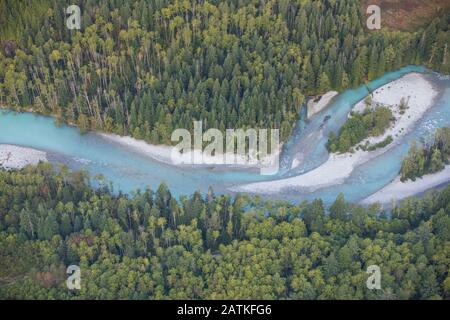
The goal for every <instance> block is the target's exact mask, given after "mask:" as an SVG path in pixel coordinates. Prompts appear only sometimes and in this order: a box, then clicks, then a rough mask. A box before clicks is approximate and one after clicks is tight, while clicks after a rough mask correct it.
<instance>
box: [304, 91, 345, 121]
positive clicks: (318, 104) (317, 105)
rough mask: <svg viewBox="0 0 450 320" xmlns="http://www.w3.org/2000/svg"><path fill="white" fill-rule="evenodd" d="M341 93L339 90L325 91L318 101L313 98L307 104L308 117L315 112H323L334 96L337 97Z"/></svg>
mask: <svg viewBox="0 0 450 320" xmlns="http://www.w3.org/2000/svg"><path fill="white" fill-rule="evenodd" d="M338 94H339V92H337V91H329V92H327V93H325V94H324V95H323V96H321V97H320V98H319V100H318V101H315V100H314V99H311V100H309V101H308V103H307V104H306V106H307V113H306V114H307V116H306V117H307V118H308V119H310V118H311V117H312V116H314V115H315V114H317V113H319V112H321V111H322V110H324V109H325V108H326V107H327V106H328V105H329V104H330V102H331V100H333V98H334V97H336V96H337V95H338Z"/></svg>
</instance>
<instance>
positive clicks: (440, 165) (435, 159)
mask: <svg viewBox="0 0 450 320" xmlns="http://www.w3.org/2000/svg"><path fill="white" fill-rule="evenodd" d="M449 160H450V128H440V129H438V130H437V131H436V134H435V136H434V139H433V141H432V142H431V143H429V144H428V145H427V144H425V146H423V147H418V146H417V144H416V143H413V144H412V146H411V148H410V149H409V152H408V155H407V156H406V157H405V159H404V160H403V162H402V167H401V170H400V174H401V180H402V181H403V182H405V181H407V180H413V181H415V180H416V178H420V177H423V176H424V175H427V174H431V173H436V172H439V171H441V170H443V169H444V167H445V165H448V164H449Z"/></svg>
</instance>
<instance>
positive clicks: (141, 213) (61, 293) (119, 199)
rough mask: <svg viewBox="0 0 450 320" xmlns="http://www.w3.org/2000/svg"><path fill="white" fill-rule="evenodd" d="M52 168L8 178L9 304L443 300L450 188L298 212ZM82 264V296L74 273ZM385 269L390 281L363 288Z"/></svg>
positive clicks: (2, 176)
mask: <svg viewBox="0 0 450 320" xmlns="http://www.w3.org/2000/svg"><path fill="white" fill-rule="evenodd" d="M88 180H89V176H88V175H87V174H86V173H85V172H83V171H80V172H73V173H71V172H68V171H67V170H66V169H65V168H62V169H60V170H58V172H57V173H55V171H54V170H53V169H52V167H51V166H50V165H48V164H40V165H39V166H38V167H27V168H25V169H23V170H21V171H0V213H1V214H0V250H1V251H0V255H1V257H2V259H1V260H0V272H1V274H0V279H1V283H0V297H2V298H16V299H17V298H18V299H24V298H27V299H31V298H33V299H83V298H84V299H164V298H170V299H250V298H251V299H448V298H449V297H450V277H449V275H448V271H449V259H450V256H449V254H450V248H449V246H450V217H449V211H450V187H448V188H446V189H444V190H442V191H441V192H434V193H431V194H429V195H428V196H426V197H424V198H423V199H418V198H410V199H407V200H405V201H403V202H402V203H401V204H400V205H399V206H398V207H396V208H395V209H394V210H393V211H392V212H391V214H390V215H389V216H388V215H387V214H386V212H384V211H382V210H381V209H380V207H379V206H378V205H372V206H369V207H368V208H363V207H360V206H358V205H352V204H349V203H347V202H346V201H345V199H344V197H343V196H342V195H340V196H339V197H338V198H337V199H336V201H335V202H334V203H333V204H332V205H331V206H330V207H324V205H323V203H322V202H321V201H320V200H315V201H313V202H311V203H307V202H303V203H301V204H299V205H292V204H288V203H284V202H268V201H262V200H261V199H259V198H249V197H243V196H240V195H237V196H235V197H230V196H215V195H214V194H213V193H211V192H210V193H209V194H207V195H205V196H202V195H200V194H199V193H195V194H193V195H191V196H189V197H182V198H181V199H180V200H179V201H177V200H176V199H174V198H172V196H171V194H170V191H169V190H168V189H167V188H166V187H165V186H164V185H161V186H160V187H159V189H158V190H156V191H155V192H153V191H151V190H142V191H138V192H136V193H135V194H134V195H133V196H125V195H117V196H113V195H111V193H110V192H108V190H107V189H108V188H107V187H106V186H104V187H102V188H98V189H95V190H94V189H92V188H90V187H89V186H88V185H87V184H86V183H87V182H88ZM70 264H76V265H79V266H80V268H81V281H82V283H81V290H79V291H78V290H74V291H70V290H68V289H67V287H66V282H65V281H66V278H67V275H66V273H65V271H66V266H68V265H70ZM373 264H376V265H379V266H380V269H381V273H382V283H383V286H382V288H381V289H380V290H373V291H372V290H368V289H367V287H366V279H367V277H368V275H367V273H366V269H367V266H369V265H373Z"/></svg>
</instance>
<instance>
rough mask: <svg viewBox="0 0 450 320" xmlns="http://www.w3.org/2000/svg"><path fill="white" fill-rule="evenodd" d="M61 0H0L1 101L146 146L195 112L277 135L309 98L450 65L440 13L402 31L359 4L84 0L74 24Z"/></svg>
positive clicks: (208, 120) (213, 123) (221, 124)
mask: <svg viewBox="0 0 450 320" xmlns="http://www.w3.org/2000/svg"><path fill="white" fill-rule="evenodd" d="M70 4H72V3H71V1H69V0H64V1H53V0H39V1H15V0H5V1H2V2H1V3H0V6H2V8H0V9H1V10H0V22H1V24H2V30H0V41H1V42H2V43H1V46H2V48H1V49H2V50H1V53H0V105H6V106H8V107H11V108H16V109H26V110H28V109H30V108H32V110H34V111H35V112H40V113H44V114H52V115H55V116H56V117H57V118H58V119H59V120H60V121H63V122H70V123H75V124H77V125H78V126H79V127H80V128H81V129H82V130H87V129H99V130H103V131H108V132H114V133H118V134H127V135H132V136H134V137H136V138H142V139H145V140H146V141H149V142H153V143H170V135H171V132H172V131H173V130H174V129H176V128H179V127H183V128H187V129H192V127H193V120H203V124H204V126H205V127H206V128H211V127H214V128H219V129H221V130H223V129H226V128H247V127H253V128H278V129H281V139H282V140H286V138H287V137H288V136H289V134H290V132H291V130H292V127H293V125H294V123H295V120H296V119H297V118H298V115H299V109H300V108H301V106H302V103H303V101H304V97H305V96H307V95H313V94H317V93H323V92H324V91H327V90H330V89H336V90H342V89H344V88H347V87H349V86H355V85H359V84H361V83H363V82H364V81H366V80H371V79H374V78H375V77H377V76H379V75H381V74H383V73H384V72H385V71H387V70H393V69H396V68H399V67H400V66H403V65H406V64H412V63H415V64H426V65H428V66H430V67H432V68H434V69H437V70H441V71H443V72H450V57H449V55H450V53H449V51H450V50H448V48H447V44H448V43H449V38H450V37H449V35H450V32H449V31H448V25H449V23H448V22H449V16H448V15H447V16H442V17H441V18H440V19H439V18H437V19H435V20H434V21H433V22H432V23H430V25H429V26H428V27H427V28H426V29H425V30H419V31H418V32H416V33H407V32H397V31H390V30H387V29H382V30H379V31H369V30H367V29H366V27H365V22H366V21H365V20H366V18H367V17H365V16H364V15H363V14H362V11H361V10H360V7H359V2H358V1H357V0H339V1H335V0H320V1H318V0H314V1H313V0H303V1H289V0H269V1H263V2H262V1H259V0H245V1H237V0H226V1H222V0H221V1H216V0H213V1H179V0H145V1H144V0H139V1H127V0H107V1H99V0H91V1H84V2H83V4H82V5H81V10H82V19H81V25H82V29H81V30H80V31H76V30H72V31H71V30H68V29H67V28H66V25H65V19H66V18H67V17H66V15H65V8H67V7H68V6H69V5H70ZM206 128H205V129H206Z"/></svg>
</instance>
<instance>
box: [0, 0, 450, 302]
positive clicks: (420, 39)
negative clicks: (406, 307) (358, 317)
mask: <svg viewBox="0 0 450 320" xmlns="http://www.w3.org/2000/svg"><path fill="white" fill-rule="evenodd" d="M71 4H73V3H72V1H69V0H21V1H18V0H0V26H1V28H0V107H1V108H7V109H9V110H15V111H30V112H34V113H39V114H44V115H51V116H53V117H55V118H56V120H57V122H58V123H59V124H63V123H67V124H73V125H75V126H77V127H78V128H79V129H80V130H81V131H82V132H87V131H90V130H95V131H102V132H109V133H115V134H118V135H126V136H132V137H134V138H137V139H142V140H145V141H146V142H148V143H151V144H166V145H168V144H171V134H172V132H173V131H174V130H175V129H177V128H186V129H189V130H193V122H194V121H202V123H203V125H204V129H208V128H217V129H219V130H220V131H221V132H224V131H225V130H226V129H230V128H243V129H247V128H255V129H259V128H267V129H268V128H275V129H280V132H281V136H280V138H281V142H286V141H287V139H288V138H289V137H290V136H291V133H292V130H293V128H294V125H295V124H296V123H297V122H298V121H297V120H299V117H300V115H301V114H302V113H301V111H302V108H304V107H305V102H306V101H307V99H309V98H311V97H313V98H314V99H315V98H318V97H319V96H322V95H323V94H324V93H326V92H328V91H330V90H335V91H339V92H342V91H343V90H345V89H348V88H355V87H358V86H363V85H364V84H366V83H367V82H368V81H371V80H374V79H376V78H378V77H380V76H382V75H384V74H385V73H386V72H388V71H394V70H398V69H399V68H400V67H403V66H406V65H423V66H425V67H427V68H429V70H432V71H437V72H440V73H442V74H443V75H444V74H449V73H450V48H449V44H450V13H448V12H444V11H442V12H439V14H438V15H436V16H434V17H432V18H431V19H429V20H427V21H425V22H424V23H423V24H422V25H421V26H420V27H418V28H416V29H415V30H403V29H402V30H400V29H396V28H382V29H381V30H368V28H367V27H366V20H367V15H366V13H365V9H364V8H362V6H361V4H362V2H361V1H358V0H267V1H261V0H210V1H205V0H193V1H187V0H136V1H128V0H103V1H100V0H86V1H81V3H79V4H78V5H79V6H80V7H81V30H69V29H68V28H67V27H66V20H67V17H68V14H67V13H66V8H67V7H69V6H70V5H71ZM317 100H318V99H317ZM328 117H329V118H328V119H327V121H329V120H331V116H328ZM324 121H325V120H324ZM331 121H333V120H331ZM392 122H393V119H392V113H391V111H390V110H389V108H387V107H386V108H379V109H378V110H377V111H369V110H366V111H365V112H364V113H362V114H352V117H350V118H349V119H348V121H347V123H346V124H344V125H343V126H342V127H341V128H340V129H339V130H338V131H335V132H336V133H333V134H331V136H330V137H329V141H328V145H327V147H328V150H329V151H330V152H332V153H346V152H348V151H353V149H354V148H355V146H357V145H358V144H359V143H360V142H361V141H363V140H364V139H365V138H367V137H370V136H378V135H380V134H381V133H383V132H385V130H386V129H387V128H389V126H390V125H391V124H392ZM324 123H325V122H324ZM449 132H450V131H449V129H448V128H446V129H440V130H438V132H437V134H436V137H435V139H434V141H433V142H432V144H431V145H429V146H427V145H425V146H424V147H423V148H422V149H419V148H418V147H417V146H415V145H413V146H412V148H411V151H410V153H409V155H408V156H407V157H406V158H405V159H404V162H403V165H402V168H401V172H400V175H401V178H402V180H405V181H406V180H408V179H411V180H414V179H416V178H417V177H421V176H423V175H426V174H429V173H433V172H438V171H441V170H442V169H443V168H444V166H445V165H446V164H448V161H449V155H450V144H449V141H450V137H449ZM78 136H79V135H78V133H77V137H78ZM85 136H86V135H85ZM392 142H393V137H392V136H389V137H388V138H386V139H385V140H384V141H381V142H379V143H378V144H375V145H373V146H365V147H363V146H360V148H369V149H370V150H372V149H373V150H374V149H376V148H382V147H385V146H386V145H388V144H390V143H392ZM370 150H369V151H370ZM118 154H121V153H118ZM8 156H9V155H8ZM1 160H2V161H3V160H5V159H1ZM7 160H8V159H7ZM81 160H83V159H81ZM133 163H134V162H133ZM0 165H1V164H0ZM99 166H100V165H99ZM395 170H396V174H397V173H398V168H396V169H395ZM164 172H165V171H164ZM199 177H200V178H199V179H201V178H202V176H199ZM181 179H183V177H182V176H180V180H181ZM274 181H275V180H274ZM158 183H159V180H158ZM112 186H113V183H112V182H111V183H110V184H108V182H106V178H104V177H102V176H95V177H94V176H91V175H90V174H89V172H87V171H85V170H78V171H76V170H70V169H69V168H68V167H66V166H62V165H61V166H54V165H52V164H51V163H48V162H40V163H39V164H38V165H35V166H31V165H28V166H25V167H24V168H22V169H17V168H16V169H11V170H6V169H3V168H0V299H307V300H309V299H311V300H312V299H436V300H449V299H450V274H449V272H450V186H447V187H442V186H441V187H439V188H437V189H436V190H432V191H430V192H427V193H426V194H423V195H420V197H419V196H416V197H411V198H406V199H404V200H402V201H401V202H399V203H392V205H391V206H389V205H387V206H384V207H383V206H382V205H381V204H379V203H375V204H371V205H367V206H362V205H359V204H354V203H350V202H348V201H346V199H345V195H344V194H342V193H341V194H340V195H339V196H338V197H337V198H336V199H335V201H334V202H333V203H331V204H330V205H326V204H325V203H324V201H323V200H321V199H316V200H313V201H303V202H301V200H302V199H301V198H299V199H298V200H299V201H298V202H295V203H294V202H287V201H275V200H269V197H267V198H263V197H260V196H250V195H242V194H239V193H233V194H232V195H231V194H230V195H225V194H215V193H214V191H213V190H212V189H211V188H210V190H209V192H208V193H200V192H195V190H192V192H193V193H192V194H188V195H184V196H181V197H178V196H177V197H175V196H173V195H172V193H171V191H170V190H169V188H168V187H167V186H166V184H164V183H161V185H160V186H159V188H158V189H156V190H150V189H146V190H136V191H133V192H131V193H130V194H125V193H123V192H121V191H120V190H114V189H113V187H112ZM206 188H207V187H205V190H206ZM172 191H173V192H174V190H172ZM336 194H337V193H336ZM333 197H334V195H333ZM69 265H77V266H79V267H80V270H81V288H80V290H68V287H67V285H66V280H67V277H68V274H67V272H66V271H67V266H69ZM373 265H376V266H379V267H380V272H381V279H382V281H381V283H382V287H381V288H379V289H376V290H372V289H370V288H369V287H368V285H367V279H368V277H369V274H368V272H367V269H368V267H369V266H373Z"/></svg>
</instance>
